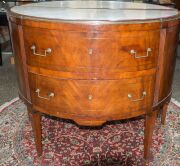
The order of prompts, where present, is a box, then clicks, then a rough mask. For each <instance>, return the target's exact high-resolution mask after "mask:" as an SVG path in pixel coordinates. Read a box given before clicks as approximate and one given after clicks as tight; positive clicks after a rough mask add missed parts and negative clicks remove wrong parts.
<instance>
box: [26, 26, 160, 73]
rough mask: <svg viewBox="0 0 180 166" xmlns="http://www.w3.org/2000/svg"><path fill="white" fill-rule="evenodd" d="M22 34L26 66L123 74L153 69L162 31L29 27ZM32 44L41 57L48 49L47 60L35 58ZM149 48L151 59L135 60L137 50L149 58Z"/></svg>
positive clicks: (138, 54) (36, 56) (140, 54)
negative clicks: (94, 30) (101, 70)
mask: <svg viewBox="0 0 180 166" xmlns="http://www.w3.org/2000/svg"><path fill="white" fill-rule="evenodd" d="M23 31H24V34H25V35H24V41H25V43H26V45H25V48H26V53H27V63H28V64H29V65H31V66H38V67H42V68H47V69H54V70H60V71H63V70H65V71H81V69H82V68H87V69H89V70H90V71H92V70H98V69H102V68H103V69H108V70H109V69H119V70H120V71H121V72H124V71H138V70H146V69H151V68H154V67H155V66H156V62H157V55H158V45H159V36H160V33H159V31H141V32H137V31H133V32H131V31H127V32H123V33H122V32H114V33H79V32H59V31H57V30H52V31H49V30H48V29H38V28H27V27H25V28H24V29H23ZM42 39H43V40H42ZM135 40H136V42H134V41H135ZM123 43H126V45H124V44H123ZM32 45H35V46H36V48H37V49H36V50H37V52H38V53H40V54H44V50H46V49H47V48H51V49H52V53H50V54H48V55H47V56H46V57H42V56H38V55H33V51H32V50H31V46H32ZM148 48H151V49H152V51H151V52H150V53H149V56H148V57H144V58H139V59H136V58H135V57H134V55H132V54H130V51H131V50H135V51H137V56H138V57H139V56H146V54H147V49H148Z"/></svg>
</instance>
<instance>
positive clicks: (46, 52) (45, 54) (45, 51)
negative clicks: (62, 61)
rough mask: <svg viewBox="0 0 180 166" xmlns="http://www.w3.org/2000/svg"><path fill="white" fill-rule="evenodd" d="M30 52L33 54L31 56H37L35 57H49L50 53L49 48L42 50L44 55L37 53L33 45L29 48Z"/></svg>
mask: <svg viewBox="0 0 180 166" xmlns="http://www.w3.org/2000/svg"><path fill="white" fill-rule="evenodd" d="M31 50H32V52H33V55H37V56H47V55H49V54H50V53H51V52H52V49H51V48H47V49H45V50H44V54H40V53H37V52H36V46H35V45H32V46H31Z"/></svg>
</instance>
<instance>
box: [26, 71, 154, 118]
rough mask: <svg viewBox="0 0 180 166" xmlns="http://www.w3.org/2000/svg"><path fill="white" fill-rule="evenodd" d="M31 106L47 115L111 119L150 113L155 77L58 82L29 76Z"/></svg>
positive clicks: (32, 75)
mask: <svg viewBox="0 0 180 166" xmlns="http://www.w3.org/2000/svg"><path fill="white" fill-rule="evenodd" d="M29 80H30V89H31V97H32V103H33V104H34V105H35V106H37V107H39V108H41V110H42V109H43V111H44V112H46V113H48V114H52V115H55V116H59V115H61V114H72V115H77V116H87V117H94V118H101V117H106V118H107V117H108V118H112V119H116V118H122V117H131V116H138V115H141V114H144V113H145V111H146V110H149V111H150V110H151V107H152V101H153V94H154V76H152V75H151V76H146V77H139V78H133V79H121V80H97V81H92V80H59V79H54V78H49V77H44V76H39V75H35V74H30V73H29Z"/></svg>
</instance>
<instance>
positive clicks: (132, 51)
mask: <svg viewBox="0 0 180 166" xmlns="http://www.w3.org/2000/svg"><path fill="white" fill-rule="evenodd" d="M151 51H152V49H151V48H148V49H147V51H146V55H144V56H138V55H137V52H136V51H135V50H131V51H130V54H131V55H133V56H134V58H136V59H140V58H147V57H148V56H149V55H150V54H149V53H150V52H151Z"/></svg>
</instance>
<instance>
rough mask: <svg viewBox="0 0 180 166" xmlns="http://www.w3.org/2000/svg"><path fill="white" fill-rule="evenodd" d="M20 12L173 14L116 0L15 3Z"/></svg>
mask: <svg viewBox="0 0 180 166" xmlns="http://www.w3.org/2000/svg"><path fill="white" fill-rule="evenodd" d="M11 11H12V12H14V13H17V14H20V15H25V16H30V17H37V18H47V19H59V20H67V21H72V20H73V21H74V20H75V21H125V20H126V21H128V20H147V19H160V18H167V17H171V16H175V15H177V14H178V11H177V10H175V9H172V8H168V7H164V6H159V5H151V4H145V3H133V2H118V1H51V2H40V3H32V4H27V5H22V6H15V7H13V8H11Z"/></svg>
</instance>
